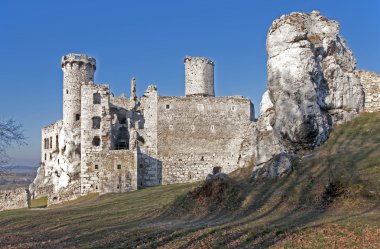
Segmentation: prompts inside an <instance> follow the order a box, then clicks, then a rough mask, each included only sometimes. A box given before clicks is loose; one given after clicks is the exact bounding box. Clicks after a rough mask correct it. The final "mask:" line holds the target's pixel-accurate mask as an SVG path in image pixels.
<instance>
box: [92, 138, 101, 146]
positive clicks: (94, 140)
mask: <svg viewBox="0 0 380 249" xmlns="http://www.w3.org/2000/svg"><path fill="white" fill-rule="evenodd" d="M92 145H93V146H100V138H99V137H94V138H93V139H92Z"/></svg>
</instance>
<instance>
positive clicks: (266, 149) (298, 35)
mask: <svg viewBox="0 0 380 249" xmlns="http://www.w3.org/2000/svg"><path fill="white" fill-rule="evenodd" d="M266 45H267V52H268V64H267V69H268V91H267V92H266V93H265V94H264V96H263V100H262V104H261V107H262V108H261V110H260V112H261V115H260V118H259V121H258V126H257V127H258V130H259V134H258V137H257V165H256V167H255V169H254V175H257V172H258V171H259V169H260V171H261V172H264V171H265V172H266V173H265V174H267V175H269V176H276V175H279V174H282V173H283V172H284V171H286V170H287V169H291V166H290V165H289V163H290V160H289V158H293V157H294V156H295V155H302V153H304V152H305V151H307V150H311V149H313V148H315V147H317V146H319V145H320V144H321V143H323V142H324V141H325V140H326V139H327V138H328V135H329V132H330V129H331V127H332V126H333V125H334V124H340V123H344V122H346V121H349V120H351V119H352V118H353V117H355V116H356V115H357V114H358V113H359V112H360V111H361V110H363V104H364V94H363V88H362V85H361V83H360V81H359V78H358V77H357V76H356V74H355V65H356V61H355V58H354V57H353V55H352V52H351V50H350V49H349V48H348V46H347V45H346V42H345V41H344V39H343V38H342V37H340V35H339V24H338V23H337V22H336V21H330V20H328V19H327V18H326V17H323V16H321V15H320V14H319V12H316V11H313V12H312V13H311V14H305V13H291V14H290V15H285V16H282V17H281V18H279V19H277V20H275V21H274V22H273V24H272V26H271V28H270V29H269V32H268V38H267V44H266ZM268 98H269V99H270V100H268ZM271 104H273V107H272V105H271ZM263 164H264V165H263ZM276 167H277V169H276Z"/></svg>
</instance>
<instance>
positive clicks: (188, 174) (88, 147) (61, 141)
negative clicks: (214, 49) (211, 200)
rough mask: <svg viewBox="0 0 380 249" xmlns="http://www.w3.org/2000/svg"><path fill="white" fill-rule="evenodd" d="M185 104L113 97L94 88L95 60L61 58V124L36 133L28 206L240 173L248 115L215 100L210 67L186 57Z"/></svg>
mask: <svg viewBox="0 0 380 249" xmlns="http://www.w3.org/2000/svg"><path fill="white" fill-rule="evenodd" d="M184 64H185V82H186V94H185V96H160V95H159V94H158V91H157V87H156V86H155V85H150V86H149V87H148V89H147V90H146V91H145V93H144V95H143V96H141V97H138V96H137V95H136V80H135V79H134V78H133V79H132V81H131V96H130V97H129V98H127V97H125V96H124V94H122V95H121V96H120V97H115V96H114V94H113V93H112V92H111V91H110V86H109V85H106V84H95V83H94V73H95V70H96V60H95V59H94V58H91V57H89V56H87V55H84V54H68V55H65V56H63V57H62V60H61V66H62V71H63V120H60V121H57V122H55V123H53V124H51V125H48V126H46V127H44V128H43V129H42V147H41V166H40V168H39V170H38V175H37V177H36V179H35V181H34V182H33V184H32V185H31V193H32V196H33V197H34V198H37V197H40V196H49V203H58V202H61V201H65V200H70V199H73V198H76V197H78V196H80V195H86V194H89V193H94V192H99V193H109V192H126V191H132V190H136V189H138V188H139V187H144V186H155V185H161V184H173V183H184V182H195V181H200V180H203V179H205V178H206V176H207V175H208V174H212V173H216V172H224V173H230V172H232V171H234V170H236V169H237V168H239V167H244V165H245V164H246V163H248V162H249V161H250V160H251V159H252V156H253V149H252V145H251V144H252V141H251V140H252V138H253V136H251V135H249V134H250V133H251V132H252V130H253V129H252V127H253V120H254V107H253V104H252V102H251V101H250V100H249V99H248V98H244V97H241V96H228V97H221V96H215V91H214V63H213V62H212V61H211V60H209V59H207V58H200V57H186V58H185V60H184Z"/></svg>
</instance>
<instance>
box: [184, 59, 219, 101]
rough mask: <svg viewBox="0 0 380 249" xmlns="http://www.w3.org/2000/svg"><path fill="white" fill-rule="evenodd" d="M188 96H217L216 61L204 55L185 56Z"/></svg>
mask: <svg viewBox="0 0 380 249" xmlns="http://www.w3.org/2000/svg"><path fill="white" fill-rule="evenodd" d="M184 62H185V82H186V96H192V95H201V96H215V92H214V62H213V61H211V60H210V59H207V58H204V57H189V56H186V57H185V60H184Z"/></svg>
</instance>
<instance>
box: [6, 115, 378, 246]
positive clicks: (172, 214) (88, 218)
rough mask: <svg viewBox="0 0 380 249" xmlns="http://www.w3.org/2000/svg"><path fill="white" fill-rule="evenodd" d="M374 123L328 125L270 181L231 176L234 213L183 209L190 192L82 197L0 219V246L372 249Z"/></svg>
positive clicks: (366, 119) (183, 187) (175, 189)
mask: <svg viewBox="0 0 380 249" xmlns="http://www.w3.org/2000/svg"><path fill="white" fill-rule="evenodd" d="M379 124H380V113H373V114H368V113H363V114H361V115H360V116H359V117H358V118H356V119H355V120H353V121H352V122H350V123H347V124H345V125H342V126H340V127H337V128H336V129H335V130H334V131H333V132H332V133H331V135H330V138H329V139H328V141H327V142H326V143H324V144H323V145H322V146H321V147H320V148H319V149H317V150H315V151H314V152H313V153H312V154H310V155H308V156H306V157H305V158H303V159H302V160H301V161H298V162H296V163H295V165H296V166H295V167H294V170H293V172H292V173H291V174H289V175H287V176H285V177H282V178H280V179H277V180H269V181H265V182H250V180H249V179H250V172H251V171H250V169H242V170H240V171H237V172H234V173H233V174H232V181H233V182H234V184H235V183H236V184H237V185H236V186H237V187H233V188H232V189H233V191H232V192H231V193H232V194H233V195H236V194H239V199H238V200H239V201H240V202H239V205H236V198H232V199H231V198H225V199H224V200H223V202H220V203H218V200H219V198H210V199H208V200H206V202H207V201H212V202H216V203H212V205H203V204H204V203H197V201H199V199H194V203H193V205H191V206H190V207H188V206H187V207H185V208H183V206H181V205H182V204H183V203H184V202H183V200H184V196H188V194H186V193H187V192H188V191H189V190H193V189H194V187H195V184H180V185H170V186H159V187H154V188H147V189H143V190H139V191H135V192H131V193H126V194H113V195H104V196H100V197H97V196H89V197H88V198H83V199H82V200H79V201H76V202H73V203H68V204H66V205H63V206H58V207H55V208H51V209H30V210H14V211H5V212H1V213H0V247H1V248H3V247H4V248H52V247H54V248H56V247H58V248H59V247H62V248H89V247H91V248H136V247H137V248H256V247H257V248H262V247H264V248H265V247H274V248H300V247H303V248H325V247H329V248H331V247H336V248H363V247H365V248H379V247H380V210H379V204H380V186H379V180H380V126H379ZM236 190H238V191H239V193H236ZM220 191H222V190H220ZM220 191H219V192H220ZM193 192H197V191H193ZM227 194H228V193H227ZM240 197H241V198H240ZM230 199H231V200H233V201H234V203H233V205H228V203H225V202H226V200H230ZM187 201H188V200H187ZM204 201H205V200H204V199H202V202H204ZM223 205H226V207H233V208H223V207H224V206H223ZM193 207H195V208H196V209H193ZM194 210H195V211H194Z"/></svg>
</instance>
